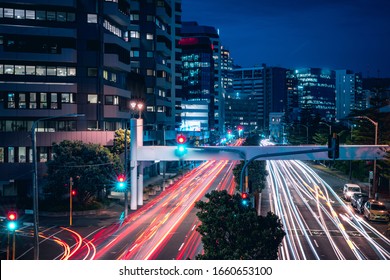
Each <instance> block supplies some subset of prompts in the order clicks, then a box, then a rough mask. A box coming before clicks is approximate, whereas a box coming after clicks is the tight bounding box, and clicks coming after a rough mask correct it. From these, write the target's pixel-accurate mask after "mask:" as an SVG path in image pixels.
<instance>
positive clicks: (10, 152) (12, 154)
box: [8, 147, 15, 163]
mask: <svg viewBox="0 0 390 280" xmlns="http://www.w3.org/2000/svg"><path fill="white" fill-rule="evenodd" d="M8 162H10V163H12V162H15V148H14V147H8Z"/></svg>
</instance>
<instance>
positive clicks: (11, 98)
mask: <svg viewBox="0 0 390 280" xmlns="http://www.w3.org/2000/svg"><path fill="white" fill-rule="evenodd" d="M7 108H15V93H11V92H10V93H8V107H7Z"/></svg>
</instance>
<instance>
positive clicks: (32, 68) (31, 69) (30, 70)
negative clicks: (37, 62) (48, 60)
mask: <svg viewBox="0 0 390 280" xmlns="http://www.w3.org/2000/svg"><path fill="white" fill-rule="evenodd" d="M26 75H35V66H28V65H27V66H26Z"/></svg>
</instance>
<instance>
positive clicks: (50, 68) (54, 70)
mask: <svg viewBox="0 0 390 280" xmlns="http://www.w3.org/2000/svg"><path fill="white" fill-rule="evenodd" d="M47 75H48V76H56V75H57V68H56V67H55V66H48V67H47Z"/></svg>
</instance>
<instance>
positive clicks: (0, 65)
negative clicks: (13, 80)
mask: <svg viewBox="0 0 390 280" xmlns="http://www.w3.org/2000/svg"><path fill="white" fill-rule="evenodd" d="M3 73H4V67H3V64H0V75H1V74H3Z"/></svg>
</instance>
